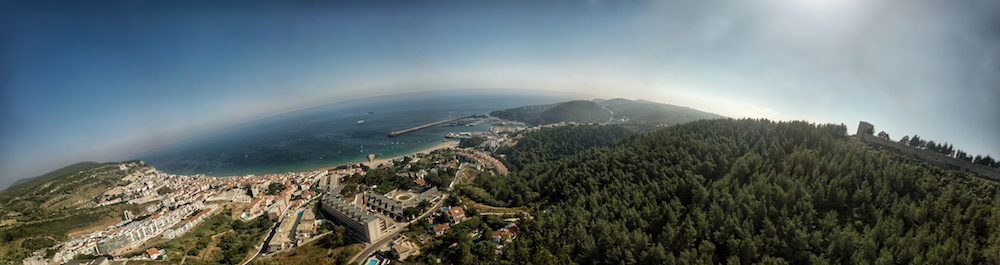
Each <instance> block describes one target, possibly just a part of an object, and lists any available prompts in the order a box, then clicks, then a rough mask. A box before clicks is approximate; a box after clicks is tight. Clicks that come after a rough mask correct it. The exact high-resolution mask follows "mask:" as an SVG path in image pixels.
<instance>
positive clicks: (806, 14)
mask: <svg viewBox="0 0 1000 265" xmlns="http://www.w3.org/2000/svg"><path fill="white" fill-rule="evenodd" d="M344 2H347V1H344ZM450 89H522V90H536V91H552V92H556V93H559V92H573V93H580V94H587V95H594V97H595V98H617V97H621V98H629V99H645V100H650V101H656V102H661V103H668V104H674V105H680V106H687V107H691V108H695V109H698V110H702V111H707V112H712V113H716V114H721V115H724V116H728V117H733V118H742V117H752V118H768V119H772V120H807V121H810V122H815V123H836V124H841V123H843V124H846V125H847V126H848V128H849V132H850V133H852V134H853V132H854V130H855V129H856V127H857V124H858V122H859V121H867V122H869V123H872V124H874V125H875V130H876V131H883V130H884V131H886V132H888V133H889V134H890V136H891V137H892V138H893V139H896V140H898V139H899V138H901V137H902V136H903V135H910V136H912V135H913V134H918V135H920V136H921V137H922V138H924V139H929V140H936V141H947V142H949V143H952V144H954V146H955V147H956V148H958V149H962V150H965V151H967V152H969V153H972V154H983V155H986V154H991V155H992V156H993V157H1000V137H998V135H1000V105H998V104H997V103H998V102H1000V1H990V0H985V1H975V0H968V1H967V0H839V1H838V0H762V1H714V0H708V1H539V2H519V1H498V2H494V1H455V2H441V1H429V2H423V1H420V2H417V1H412V2H411V1H398V2H397V1H393V2H381V1H365V2H362V3H354V2H350V3H341V2H340V1H336V2H335V3H330V2H328V1H280V2H278V1H155V0H144V1H0V187H6V186H8V185H10V184H11V183H13V182H14V181H16V180H17V179H21V178H26V177H33V176H38V175H41V174H44V173H46V172H48V171H52V170H55V169H58V168H60V167H63V166H66V165H69V164H73V163H76V162H81V161H98V162H106V161H118V160H120V159H123V158H125V157H128V156H129V155H131V154H135V153H138V152H142V151H146V150H149V149H152V148H155V147H159V146H163V145H167V144H170V143H175V142H178V141H180V140H183V139H187V138H190V137H192V136H195V135H199V134H203V133H206V132H210V131H214V130H218V129H221V128H224V127H228V126H232V125H235V124H240V123H243V122H248V121H252V120H255V119H259V118H262V117H267V116H272V115H276V114H280V113H285V112H289V111H293V110H297V109H302V108H306V107H311V106H317V105H323V104H328V103H333V102H340V101H345V100H351V99H358V98H365V97H372V96H379V95H389V94H395V93H404V92H419V91H430V90H450Z"/></svg>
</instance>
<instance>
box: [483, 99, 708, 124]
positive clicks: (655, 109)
mask: <svg viewBox="0 0 1000 265" xmlns="http://www.w3.org/2000/svg"><path fill="white" fill-rule="evenodd" d="M490 116H494V117H498V118H501V119H505V120H512V121H520V122H524V123H527V124H531V125H542V124H551V123H559V122H576V123H602V124H603V123H620V124H623V125H626V126H629V127H644V128H645V127H655V126H664V125H674V124H680V123H685V122H690V121H696V120H701V119H721V118H725V117H723V116H720V115H716V114H712V113H707V112H703V111H698V110H695V109H691V108H687V107H679V106H674V105H669V104H662V103H656V102H650V101H644V100H637V101H633V100H628V99H620V98H619V99H611V100H599V99H598V100H594V101H582V100H577V101H569V102H563V103H555V104H548V105H535V106H524V107H518V108H513V109H505V110H498V111H494V112H491V113H490Z"/></svg>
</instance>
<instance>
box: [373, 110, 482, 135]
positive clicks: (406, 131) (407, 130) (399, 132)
mask: <svg viewBox="0 0 1000 265" xmlns="http://www.w3.org/2000/svg"><path fill="white" fill-rule="evenodd" d="M476 116H477V115H469V116H464V117H458V118H454V119H450V120H443V121H439V122H435V123H429V124H424V125H420V126H417V127H413V128H409V129H406V130H401V131H395V132H391V133H389V137H393V136H396V135H400V134H404V133H408V132H412V131H416V130H420V129H423V128H427V127H431V126H434V125H438V124H442V123H445V122H453V121H457V120H461V119H465V118H474V117H476Z"/></svg>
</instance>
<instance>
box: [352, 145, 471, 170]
mask: <svg viewBox="0 0 1000 265" xmlns="http://www.w3.org/2000/svg"><path fill="white" fill-rule="evenodd" d="M453 147H458V141H443V142H441V143H439V144H437V145H434V146H432V147H430V148H427V149H424V150H420V151H416V152H411V153H408V154H403V155H398V156H394V157H388V158H376V159H374V160H372V161H371V162H368V161H364V162H361V163H359V164H363V165H365V166H367V167H369V168H375V167H377V166H379V165H382V164H385V163H387V162H389V161H392V160H396V159H402V158H403V157H405V156H408V155H415V154H419V153H430V152H431V151H434V150H440V149H450V148H453ZM365 160H367V159H365Z"/></svg>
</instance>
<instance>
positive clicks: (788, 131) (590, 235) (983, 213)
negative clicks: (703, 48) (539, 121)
mask: <svg viewBox="0 0 1000 265" xmlns="http://www.w3.org/2000/svg"><path fill="white" fill-rule="evenodd" d="M577 140H579V139H564V141H560V142H556V143H564V144H572V143H574V142H575V141H577ZM531 150H532V152H539V154H536V155H532V157H558V156H555V155H553V154H551V153H548V154H546V153H545V152H557V151H555V150H559V147H553V148H545V149H531ZM476 184H477V185H478V186H480V187H482V188H484V190H485V191H487V192H488V193H490V194H488V195H487V196H492V197H493V198H495V199H496V200H498V201H501V202H503V203H506V204H508V205H510V206H519V205H532V206H536V207H537V209H539V212H538V213H537V215H536V218H535V219H533V220H530V219H529V220H523V221H521V223H520V226H521V228H522V235H520V236H519V237H518V238H517V240H516V241H515V242H514V243H513V244H512V246H510V247H509V248H507V249H506V252H505V254H504V255H503V256H502V259H504V260H505V262H511V263H514V264H567V263H582V264H622V263H625V264H632V263H646V264H705V263H732V264H750V263H768V264H817V263H840V264H858V263H860V264H871V263H874V264H911V263H929V264H973V263H975V264H978V263H996V262H998V261H1000V259H998V256H997V253H998V252H1000V249H998V245H1000V244H998V243H1000V242H998V239H1000V238H998V236H997V235H996V234H997V233H996V232H997V231H996V229H997V227H998V226H1000V212H998V210H997V209H998V207H995V206H997V203H998V202H997V200H996V192H997V185H996V183H995V182H992V181H985V180H982V179H979V178H975V177H972V176H970V175H968V174H965V173H962V172H957V171H948V170H942V169H940V168H937V167H933V166H929V165H927V164H924V163H921V162H918V161H913V160H910V159H909V158H906V157H904V156H900V155H896V154H892V153H889V152H886V151H878V150H876V149H873V148H871V147H869V146H867V145H865V144H863V143H861V142H859V141H856V140H854V139H853V138H851V137H849V136H847V132H846V126H844V125H814V124H810V123H806V122H772V121H768V120H707V121H698V122H692V123H687V124H682V125H678V126H674V127H670V128H667V129H663V130H660V131H657V132H654V133H651V134H648V135H640V136H633V137H628V138H625V139H624V140H621V141H618V142H616V143H613V144H610V145H608V146H604V147H598V148H594V149H589V150H586V151H583V152H579V153H576V154H575V155H571V156H568V157H563V158H557V160H551V161H538V162H534V163H531V164H528V165H525V166H523V167H522V168H520V169H519V170H518V171H517V172H514V173H513V174H511V175H510V176H509V177H480V178H477V179H476Z"/></svg>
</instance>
